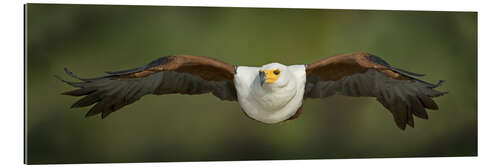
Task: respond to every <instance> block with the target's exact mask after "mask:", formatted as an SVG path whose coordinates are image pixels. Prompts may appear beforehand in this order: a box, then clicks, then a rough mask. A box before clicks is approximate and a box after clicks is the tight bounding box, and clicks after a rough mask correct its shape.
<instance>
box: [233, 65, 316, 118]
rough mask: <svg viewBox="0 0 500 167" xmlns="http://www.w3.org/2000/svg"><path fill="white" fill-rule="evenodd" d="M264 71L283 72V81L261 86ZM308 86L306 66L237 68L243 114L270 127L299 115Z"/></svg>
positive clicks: (237, 88) (236, 77) (239, 97)
mask: <svg viewBox="0 0 500 167" xmlns="http://www.w3.org/2000/svg"><path fill="white" fill-rule="evenodd" d="M264 68H274V69H278V68H279V69H281V77H280V78H279V79H278V80H277V82H276V83H274V84H261V82H263V81H261V78H260V77H259V71H261V70H263V69H264ZM305 83H306V71H305V66H304V65H292V66H285V65H282V64H278V63H271V64H268V65H265V66H263V67H262V68H259V67H246V66H238V67H237V69H236V75H235V77H234V85H235V87H236V92H237V97H238V102H239V104H240V106H241V107H242V109H243V110H244V112H245V113H246V114H247V115H248V116H249V117H250V118H253V119H255V120H257V121H260V122H263V123H267V124H273V123H279V122H282V121H284V120H287V119H289V118H290V117H292V116H293V115H294V114H295V113H296V112H297V110H298V109H299V108H300V107H301V106H302V100H303V97H304V90H305V89H304V88H305Z"/></svg>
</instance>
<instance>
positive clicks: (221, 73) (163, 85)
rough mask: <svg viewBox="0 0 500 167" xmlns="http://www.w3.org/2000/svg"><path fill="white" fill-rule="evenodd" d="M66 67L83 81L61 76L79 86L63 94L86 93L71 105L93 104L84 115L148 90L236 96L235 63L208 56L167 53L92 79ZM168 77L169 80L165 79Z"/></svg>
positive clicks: (111, 108)
mask: <svg viewBox="0 0 500 167" xmlns="http://www.w3.org/2000/svg"><path fill="white" fill-rule="evenodd" d="M65 71H66V73H67V74H68V75H70V76H72V77H74V78H76V79H79V80H81V81H82V82H68V81H65V80H62V79H61V80H62V81H64V82H66V83H68V84H69V85H71V86H74V87H77V88H79V89H76V90H72V91H68V92H64V93H63V94H64V95H70V96H85V97H83V98H82V99H80V100H78V101H77V102H75V103H74V104H73V105H72V106H71V107H72V108H74V107H86V106H90V105H93V104H95V105H94V106H93V107H92V108H91V109H90V111H89V112H88V113H87V115H86V116H93V115H97V114H101V117H102V118H104V117H106V116H107V115H109V114H110V113H112V112H114V111H116V110H118V109H120V108H122V107H123V106H125V105H128V104H131V103H133V102H135V101H137V100H139V99H140V98H141V97H142V96H144V95H147V94H155V95H161V94H171V93H180V94H203V93H212V94H213V95H215V96H217V97H218V98H220V99H222V100H231V101H232V100H236V90H235V87H234V84H233V77H234V74H235V67H234V66H233V65H230V64H227V63H224V62H221V61H218V60H215V59H212V58H208V57H199V56H188V55H174V56H166V57H162V58H159V59H157V60H155V61H152V62H151V63H149V64H148V65H145V66H143V67H139V68H134V69H130V70H124V71H117V72H107V73H108V74H109V75H107V76H104V77H99V78H91V79H84V78H79V77H77V76H76V75H74V74H73V73H71V72H70V71H69V70H67V69H65ZM58 78H59V77H58ZM167 80H168V82H165V81H167Z"/></svg>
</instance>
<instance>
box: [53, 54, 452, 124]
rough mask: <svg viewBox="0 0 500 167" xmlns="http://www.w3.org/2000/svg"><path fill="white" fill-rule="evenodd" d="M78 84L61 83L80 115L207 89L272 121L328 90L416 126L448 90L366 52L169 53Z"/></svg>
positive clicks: (287, 116)
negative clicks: (268, 59) (260, 57)
mask: <svg viewBox="0 0 500 167" xmlns="http://www.w3.org/2000/svg"><path fill="white" fill-rule="evenodd" d="M64 70H65V72H66V73H67V74H68V75H69V76H71V77H73V78H76V79H79V80H80V81H81V82H69V81H65V80H62V79H60V78H59V77H57V76H56V77H57V78H58V79H60V80H61V81H63V82H65V83H67V84H69V85H71V86H73V87H77V88H78V89H76V90H72V91H68V92H64V93H62V94H64V95H70V96H85V97H83V98H82V99H80V100H78V101H77V102H75V103H74V104H73V105H72V106H71V107H72V108H74V107H77V108H78V107H86V106H90V105H93V104H95V105H94V106H93V107H92V108H91V109H90V111H89V112H88V113H87V114H86V115H85V116H86V117H88V116H93V115H97V114H101V117H102V118H105V117H106V116H108V115H109V114H110V113H112V112H114V111H116V110H118V109H120V108H122V107H123V106H126V105H128V104H131V103H133V102H135V101H137V100H139V99H140V98H141V97H142V96H144V95H148V94H154V95H163V94H173V93H180V94H189V95H194V94H204V93H212V94H213V95H214V96H216V97H217V98H219V99H221V100H228V101H238V103H239V104H240V106H241V108H242V109H243V111H244V113H245V114H246V115H247V116H248V117H250V118H252V119H254V120H257V121H259V122H263V123H267V124H274V123H279V122H283V121H287V120H292V119H295V118H297V117H298V116H299V115H300V114H301V112H302V101H303V100H304V99H307V98H311V99H315V98H326V97H329V96H332V95H334V94H341V95H344V96H354V97H360V96H365V97H375V98H376V99H377V101H379V102H380V103H382V105H383V106H384V107H385V108H387V109H388V110H389V111H390V112H391V113H392V115H393V117H394V120H395V122H396V125H397V126H398V127H399V128H401V129H403V130H404V129H405V128H406V125H407V124H408V125H409V126H411V127H414V122H413V115H415V116H417V117H420V118H423V119H427V118H428V116H427V113H426V111H425V109H431V110H437V109H438V105H437V104H436V103H435V102H434V101H433V100H432V98H434V97H438V96H441V95H444V94H446V92H439V91H437V90H434V88H436V87H438V86H440V85H442V83H443V82H444V81H442V80H441V81H439V82H438V83H437V84H431V83H428V82H425V81H422V80H419V79H416V78H415V77H419V76H423V74H416V73H412V72H408V71H406V70H402V69H399V68H396V67H393V66H391V65H390V64H389V63H387V62H386V61H384V60H382V59H381V58H380V57H377V56H374V55H372V54H369V53H351V54H343V55H337V56H331V57H327V58H325V59H323V60H320V61H317V62H315V63H312V64H306V65H291V66H286V65H283V64H279V63H270V64H266V65H263V66H262V67H247V66H236V65H231V64H228V63H225V62H222V61H219V60H216V59H213V58H209V57H200V56H190V55H171V56H166V57H161V58H159V59H157V60H154V61H152V62H151V63H149V64H147V65H145V66H142V67H138V68H134V69H130V70H124V71H117V72H106V73H107V74H108V75H106V76H103V77H98V78H80V77H77V76H76V75H74V74H73V73H72V72H70V71H69V70H68V69H66V68H65V69H64Z"/></svg>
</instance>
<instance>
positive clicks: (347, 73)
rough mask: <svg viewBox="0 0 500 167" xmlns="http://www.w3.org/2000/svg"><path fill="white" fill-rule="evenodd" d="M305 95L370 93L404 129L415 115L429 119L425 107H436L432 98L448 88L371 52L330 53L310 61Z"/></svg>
mask: <svg viewBox="0 0 500 167" xmlns="http://www.w3.org/2000/svg"><path fill="white" fill-rule="evenodd" d="M306 75H307V81H306V91H305V93H304V97H305V98H325V97H328V96H332V95H334V94H337V93H338V94H341V95H345V96H356V97H359V96H369V97H375V98H376V99H377V101H379V102H380V103H382V105H383V106H384V107H385V108H387V109H388V110H389V111H390V112H391V113H392V115H393V117H394V120H395V122H396V125H397V126H398V127H399V128H401V129H403V130H404V129H405V128H406V124H408V125H410V126H411V127H413V126H414V122H413V115H415V116H417V117H420V118H423V119H427V118H428V116H427V113H426V111H425V109H431V110H437V109H438V105H437V104H436V103H435V102H434V101H433V100H432V98H433V97H438V96H441V95H443V94H445V93H446V92H439V91H437V90H434V88H436V87H438V86H440V85H441V84H442V83H443V82H444V81H439V83H437V84H431V83H427V82H424V81H422V80H419V79H416V78H414V77H417V76H423V74H416V73H412V72H408V71H405V70H402V69H399V68H396V67H393V66H391V65H389V64H388V63H387V62H385V61H384V60H382V59H381V58H379V57H377V56H374V55H371V54H368V53H352V54H344V55H338V56H332V57H328V58H326V59H323V60H320V61H317V62H315V63H313V64H309V65H307V68H306Z"/></svg>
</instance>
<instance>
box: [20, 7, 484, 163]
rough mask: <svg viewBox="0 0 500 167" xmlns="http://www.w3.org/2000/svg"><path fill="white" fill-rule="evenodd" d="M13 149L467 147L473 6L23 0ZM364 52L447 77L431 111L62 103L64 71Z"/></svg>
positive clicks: (380, 152) (255, 151)
mask: <svg viewBox="0 0 500 167" xmlns="http://www.w3.org/2000/svg"><path fill="white" fill-rule="evenodd" d="M26 12H27V14H26V16H27V19H26V29H27V38H26V42H27V45H26V46H27V52H26V55H27V56H26V63H27V64H26V67H27V76H26V84H27V85H26V87H27V96H26V100H27V101H26V105H27V106H26V114H25V115H26V123H27V125H26V126H25V127H26V132H27V133H26V136H25V137H26V144H27V145H26V146H25V147H26V151H27V152H26V155H27V162H28V163H30V164H45V163H96V162H159V161H211V160H275V159H333V158H376V157H422V156H423V157H433V156H476V155H477V13H475V12H431V11H366V10H365V11H362V10H322V9H270V8H261V9H258V8H216V7H167V6H163V7H162V6H100V5H54V4H28V5H27V6H26ZM356 51H365V52H370V53H373V54H375V55H377V56H380V57H382V58H384V59H385V60H387V61H388V62H389V63H391V64H393V65H395V66H397V67H401V68H404V69H407V70H409V71H413V72H417V73H425V74H428V75H427V76H425V77H422V78H421V79H423V80H427V81H430V82H437V81H438V80H440V79H443V80H446V81H447V82H446V83H445V85H444V86H442V87H440V88H439V90H441V91H449V92H450V93H449V94H447V95H445V96H443V97H439V98H436V99H435V100H436V102H437V103H438V104H439V106H440V108H441V109H440V110H439V111H429V117H430V118H429V120H422V119H419V118H416V120H415V121H416V122H415V126H416V127H415V128H407V129H406V130H405V131H402V130H400V129H398V128H397V126H396V125H395V123H394V121H393V118H392V115H391V114H390V112H388V111H387V110H386V109H385V108H384V107H383V106H382V105H381V104H379V103H378V102H377V101H376V100H375V99H373V98H367V97H366V98H353V97H343V96H334V97H330V98H327V99H322V100H306V101H305V102H304V112H303V114H302V115H301V116H300V117H299V118H298V119H296V120H293V121H289V122H286V123H283V124H277V125H265V124H262V123H258V122H256V121H254V120H252V119H249V118H247V117H246V116H245V115H244V114H243V112H242V111H241V109H240V107H239V105H238V103H236V102H227V101H221V100H219V99H217V98H215V97H213V96H212V95H209V94H206V95H196V96H188V95H164V96H154V95H149V96H145V97H143V98H142V99H141V100H140V101H137V102H136V103H134V104H132V105H129V106H126V107H124V108H122V109H121V110H119V111H118V112H115V113H113V114H111V115H110V116H109V117H107V118H106V119H104V120H102V119H100V117H98V116H95V117H90V118H84V115H85V113H86V112H87V111H88V110H89V109H90V107H87V108H79V109H70V108H69V107H70V106H71V104H72V103H73V102H75V101H76V100H77V99H78V98H77V97H70V96H63V95H60V93H61V92H64V91H67V90H70V89H72V88H71V87H70V86H68V85H66V84H64V83H62V82H60V81H58V80H56V79H55V78H54V77H53V75H60V76H63V77H64V78H66V79H69V77H68V76H66V75H65V74H64V72H63V68H64V67H68V68H69V69H70V70H72V71H73V72H75V73H76V74H77V75H80V76H82V77H96V76H101V75H103V74H104V73H103V72H104V71H116V70H122V69H129V68H132V67H137V66H142V65H144V64H147V63H149V62H150V61H151V60H154V59H156V58H158V57H161V56H166V55H169V54H191V55H197V56H208V57H213V58H216V59H219V60H222V61H226V62H229V63H232V64H237V65H248V66H260V65H262V64H266V63H269V62H281V63H283V64H304V63H312V62H314V61H316V60H319V59H321V58H324V57H326V56H332V55H336V54H341V53H349V52H356Z"/></svg>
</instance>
